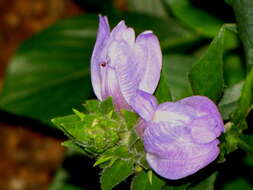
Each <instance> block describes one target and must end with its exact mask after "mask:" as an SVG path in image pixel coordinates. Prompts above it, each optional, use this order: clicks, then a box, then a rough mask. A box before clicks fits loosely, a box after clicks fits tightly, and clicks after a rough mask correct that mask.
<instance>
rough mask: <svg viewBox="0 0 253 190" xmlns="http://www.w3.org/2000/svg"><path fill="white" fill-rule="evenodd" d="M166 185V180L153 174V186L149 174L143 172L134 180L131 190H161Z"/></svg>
mask: <svg viewBox="0 0 253 190" xmlns="http://www.w3.org/2000/svg"><path fill="white" fill-rule="evenodd" d="M165 184H166V182H165V180H162V179H160V178H158V177H157V176H156V175H155V174H152V184H151V182H150V181H149V178H148V173H147V172H146V171H141V172H140V173H138V174H136V176H135V177H134V178H133V181H132V184H131V190H160V189H161V188H162V187H163V186H164V185H165Z"/></svg>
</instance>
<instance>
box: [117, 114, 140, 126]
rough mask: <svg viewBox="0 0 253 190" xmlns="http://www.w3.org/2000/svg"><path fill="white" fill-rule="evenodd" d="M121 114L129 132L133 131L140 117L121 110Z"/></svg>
mask: <svg viewBox="0 0 253 190" xmlns="http://www.w3.org/2000/svg"><path fill="white" fill-rule="evenodd" d="M121 114H122V116H123V118H124V120H125V122H126V126H127V128H128V130H132V129H133V128H134V127H135V125H136V123H137V121H138V119H139V117H138V115H137V114H136V113H135V112H132V111H129V110H121Z"/></svg>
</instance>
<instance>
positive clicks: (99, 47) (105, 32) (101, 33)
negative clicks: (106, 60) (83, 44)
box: [91, 15, 110, 100]
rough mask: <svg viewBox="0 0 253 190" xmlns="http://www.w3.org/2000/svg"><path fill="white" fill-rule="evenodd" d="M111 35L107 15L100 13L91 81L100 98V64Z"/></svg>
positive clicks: (93, 53) (100, 98)
mask: <svg viewBox="0 0 253 190" xmlns="http://www.w3.org/2000/svg"><path fill="white" fill-rule="evenodd" d="M109 36H110V26H109V24H108V19H107V17H106V16H101V15H99V28H98V33H97V40H96V43H95V47H94V50H93V52H92V57H91V83H92V87H93V90H94V92H95V94H96V96H97V98H98V99H99V100H102V96H101V78H100V64H101V60H102V59H103V58H102V57H101V54H102V52H103V49H104V47H105V45H106V43H107V41H108V39H109Z"/></svg>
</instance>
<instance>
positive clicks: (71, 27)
mask: <svg viewBox="0 0 253 190" xmlns="http://www.w3.org/2000/svg"><path fill="white" fill-rule="evenodd" d="M122 16H123V18H124V19H126V23H127V25H129V26H132V27H134V29H136V31H137V33H139V32H142V31H143V30H148V29H151V30H153V31H154V32H155V33H156V34H157V35H158V37H159V39H160V42H161V44H162V45H163V46H164V47H174V45H176V44H180V43H185V42H186V41H189V40H193V39H196V35H194V34H192V33H190V32H189V31H188V30H186V29H184V28H182V27H181V26H180V25H178V24H177V23H174V22H171V21H168V20H167V21H165V20H163V19H159V18H155V17H150V16H144V15H140V14H123V15H122ZM119 20H120V18H112V19H110V22H111V23H113V24H112V25H114V24H116V23H117V22H118V21H119ZM157 23H159V24H157ZM97 26H98V17H97V16H93V15H84V16H78V17H73V18H69V19H65V20H62V21H60V22H59V23H57V24H55V25H53V26H52V27H50V28H48V29H46V30H45V31H43V32H41V33H39V34H37V35H35V36H34V37H32V38H30V39H28V40H27V41H25V42H24V43H23V44H22V45H21V47H20V48H19V49H18V51H17V52H16V54H15V55H14V57H13V58H12V60H11V64H10V66H9V68H8V69H7V73H6V78H5V83H4V88H3V91H2V94H1V97H0V108H1V109H4V110H6V111H8V112H11V113H14V114H18V115H23V116H28V117H31V118H35V119H38V120H40V121H43V122H45V123H48V122H49V119H50V118H53V117H56V116H59V115H67V114H69V113H70V112H71V108H73V107H78V106H79V105H80V103H81V102H83V101H84V100H86V99H87V98H89V97H91V95H92V90H91V83H90V74H89V73H90V68H89V67H90V57H91V53H92V48H93V46H94V43H95V37H96V32H97Z"/></svg>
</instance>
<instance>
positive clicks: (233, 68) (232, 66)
mask: <svg viewBox="0 0 253 190" xmlns="http://www.w3.org/2000/svg"><path fill="white" fill-rule="evenodd" d="M244 79H245V69H244V64H243V63H242V60H241V58H240V57H239V56H238V55H234V54H232V55H228V56H225V58H224V81H225V84H226V85H228V86H231V85H234V84H236V83H238V82H240V81H242V80H244Z"/></svg>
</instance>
